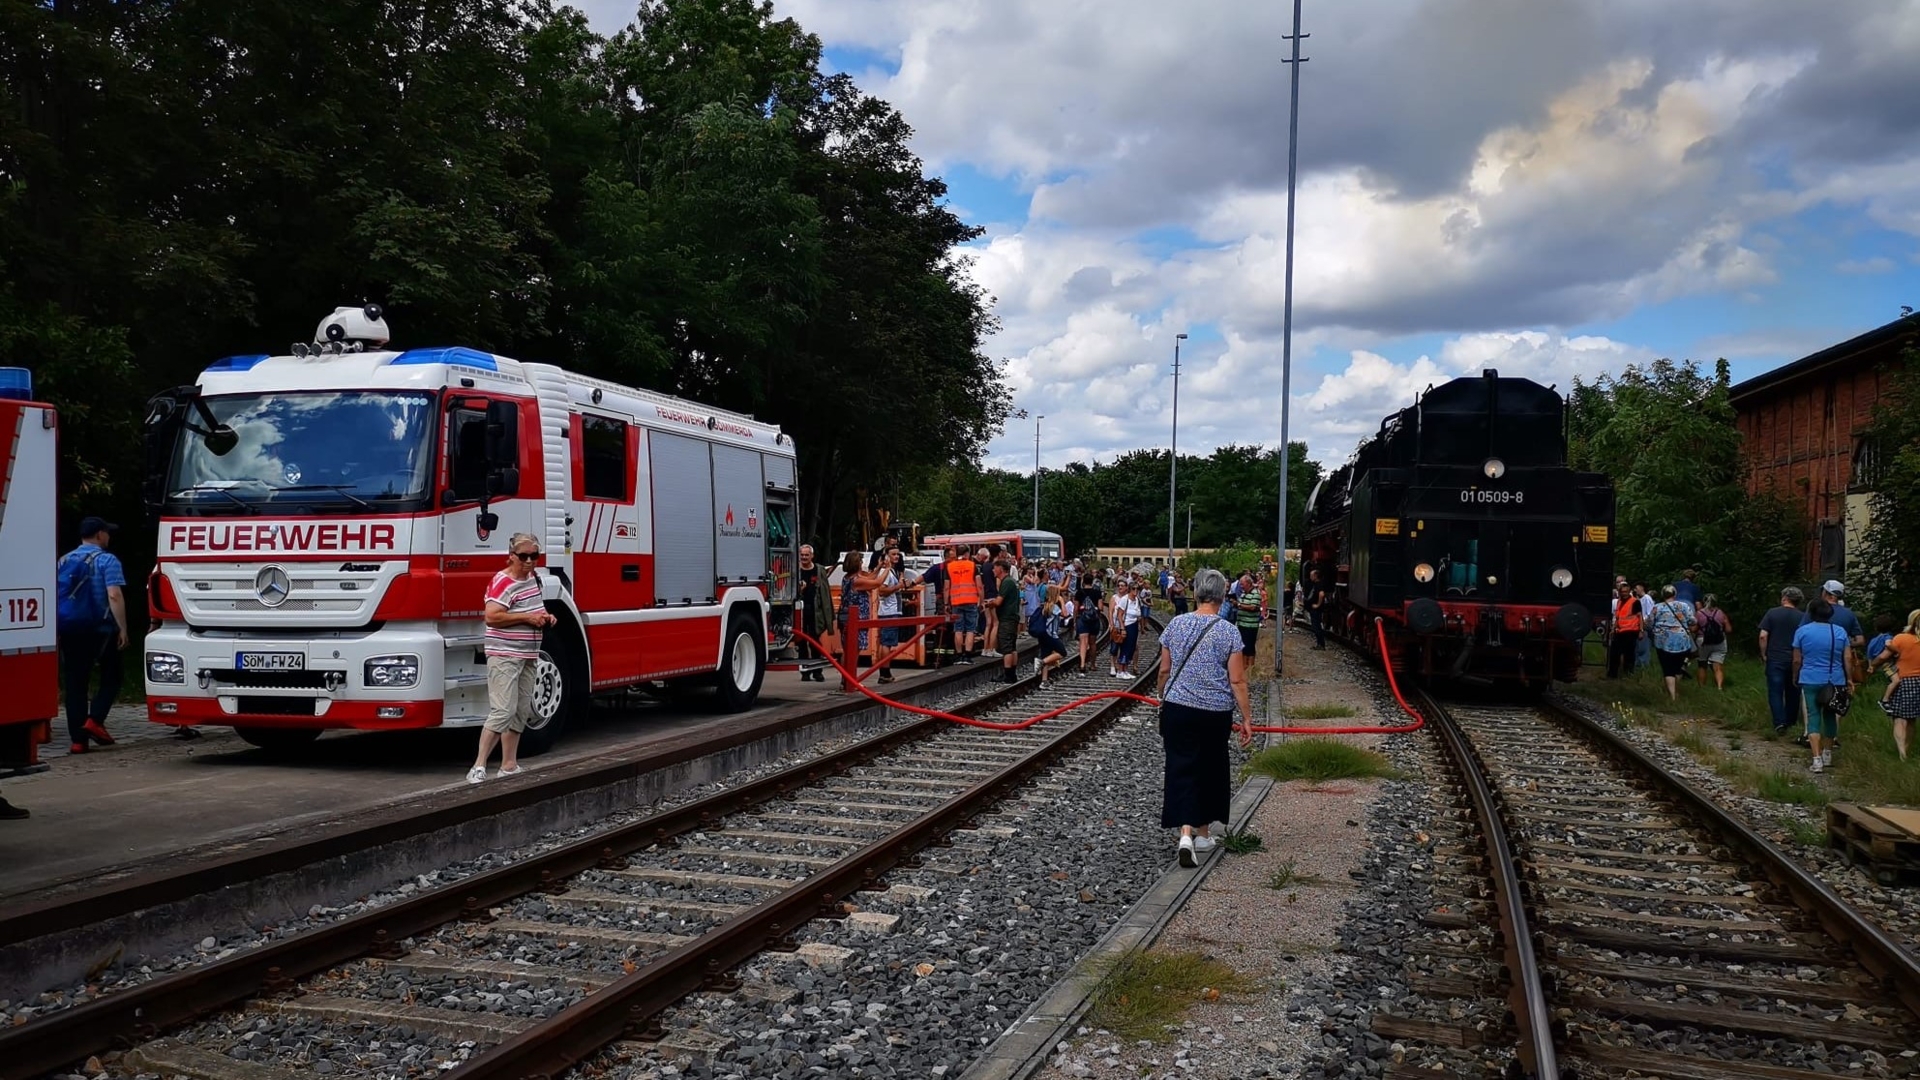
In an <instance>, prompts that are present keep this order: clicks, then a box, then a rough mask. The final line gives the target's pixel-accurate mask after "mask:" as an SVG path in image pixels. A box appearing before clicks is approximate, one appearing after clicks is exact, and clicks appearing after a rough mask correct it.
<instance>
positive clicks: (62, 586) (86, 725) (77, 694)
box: [58, 516, 127, 754]
mask: <svg viewBox="0 0 1920 1080" xmlns="http://www.w3.org/2000/svg"><path fill="white" fill-rule="evenodd" d="M117 529H119V526H118V525H115V524H113V523H111V522H109V521H107V520H106V519H105V518H99V517H91V516H89V517H86V518H82V519H81V521H80V546H79V547H77V548H74V549H73V550H72V551H69V552H67V553H66V554H65V555H64V556H62V557H61V559H60V569H59V584H58V593H59V603H60V610H59V622H58V631H59V635H58V636H59V641H60V669H61V674H62V677H63V678H64V679H65V682H66V690H67V738H68V741H69V742H71V744H72V745H71V746H69V747H68V748H67V752H68V753H70V754H84V753H86V752H87V744H88V742H89V741H91V742H97V743H99V744H100V745H101V746H112V745H113V742H114V739H113V736H112V735H109V734H107V710H108V709H111V708H113V699H114V698H115V697H116V696H117V695H118V694H119V693H120V650H121V649H124V648H126V647H127V597H126V590H127V574H126V571H125V570H124V569H122V568H121V566H120V560H119V559H117V558H115V557H113V556H112V555H111V554H109V553H108V552H107V547H108V546H109V545H110V544H112V543H113V534H114V532H115V531H116V530H117ZM96 664H98V665H99V666H100V690H99V692H98V693H96V694H95V695H94V696H93V699H92V701H91V702H89V701H88V699H87V684H88V683H89V682H90V681H91V680H92V678H93V669H94V665H96Z"/></svg>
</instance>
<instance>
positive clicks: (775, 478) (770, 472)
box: [766, 454, 793, 491]
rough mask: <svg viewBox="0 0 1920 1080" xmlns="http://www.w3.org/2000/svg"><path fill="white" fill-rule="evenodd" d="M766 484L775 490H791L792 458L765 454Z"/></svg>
mask: <svg viewBox="0 0 1920 1080" xmlns="http://www.w3.org/2000/svg"><path fill="white" fill-rule="evenodd" d="M766 463H767V486H768V487H770V488H773V489H775V490H777V491H792V490H793V459H792V458H790V457H776V456H774V455H773V454H768V455H766Z"/></svg>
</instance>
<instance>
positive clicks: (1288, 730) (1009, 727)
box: [793, 618, 1427, 735]
mask: <svg viewBox="0 0 1920 1080" xmlns="http://www.w3.org/2000/svg"><path fill="white" fill-rule="evenodd" d="M1373 623H1374V629H1375V630H1376V631H1378V632H1379V634H1380V654H1381V655H1382V656H1385V655H1386V652H1387V628H1386V624H1385V623H1383V622H1382V621H1381V620H1380V619H1378V618H1375V619H1374V620H1373ZM793 634H794V636H795V637H797V638H799V639H800V640H802V641H804V642H806V643H807V644H809V645H812V646H813V647H814V648H815V649H816V650H818V651H819V653H820V655H821V657H822V658H824V659H825V660H826V661H827V663H829V664H832V665H833V667H834V670H836V671H838V672H839V673H840V674H841V676H842V677H844V678H845V679H846V680H847V682H849V683H851V684H852V685H853V687H854V689H856V690H858V691H860V692H861V693H862V694H865V695H866V696H867V697H869V698H871V699H872V700H874V701H877V702H879V703H880V704H882V705H886V706H888V707H890V708H895V709H899V710H901V711H903V712H909V713H914V714H916V715H919V716H931V717H934V718H935V719H938V720H948V721H951V722H953V723H956V724H965V725H966V726H968V727H977V728H985V729H987V730H988V731H1023V730H1025V729H1027V728H1030V727H1032V726H1033V725H1035V724H1039V723H1043V722H1045V721H1048V720H1051V719H1053V718H1054V717H1056V716H1060V715H1062V714H1064V713H1069V712H1072V711H1073V710H1075V709H1078V708H1080V707H1081V706H1083V705H1090V704H1092V703H1093V702H1096V701H1107V700H1110V699H1113V698H1125V699H1128V700H1130V701H1138V702H1140V703H1141V704H1144V705H1156V706H1157V705H1159V704H1160V702H1159V700H1158V699H1157V698H1150V697H1147V696H1146V695H1144V694H1134V693H1129V692H1128V691H1125V690H1104V691H1101V692H1100V693H1098V694H1090V695H1088V696H1086V697H1083V698H1080V699H1079V700H1077V701H1073V702H1071V703H1069V704H1066V705H1062V706H1060V707H1059V708H1057V709H1053V710H1051V711H1048V712H1044V713H1041V714H1040V715H1038V716H1030V717H1028V718H1027V719H1025V720H1017V721H1014V722H1013V723H1010V724H1001V723H995V722H994V721H991V720H976V719H974V718H972V717H970V716H959V715H956V714H954V713H950V712H942V711H941V710H939V709H928V708H925V707H923V706H919V705H910V704H907V703H906V702H902V701H895V700H893V699H892V698H889V697H887V696H886V695H884V694H881V693H879V692H878V691H876V690H873V689H872V688H870V687H868V686H867V684H866V683H864V682H862V681H860V676H857V675H855V674H854V673H853V672H851V671H848V670H847V669H846V668H845V667H842V666H841V664H840V661H838V660H836V659H834V657H833V654H832V653H830V652H829V651H828V650H827V648H826V647H825V646H824V645H822V644H820V642H819V641H817V640H815V639H814V638H813V636H812V635H810V634H808V633H807V632H806V631H805V630H801V629H799V628H798V627H796V628H795V629H794V631H793ZM1386 668H1387V685H1388V686H1390V687H1391V688H1392V689H1393V699H1394V700H1395V701H1396V702H1398V703H1399V704H1400V709H1401V711H1402V712H1405V713H1406V714H1407V715H1408V716H1411V717H1413V723H1411V724H1403V725H1400V726H1399V727H1378V726H1347V727H1269V726H1264V725H1259V724H1256V725H1254V728H1253V730H1255V731H1258V732H1262V733H1265V734H1270V735H1404V734H1406V733H1407V732H1410V731H1418V730H1420V728H1421V726H1422V725H1424V724H1425V723H1426V722H1427V721H1426V718H1425V717H1423V716H1421V715H1420V714H1419V713H1417V712H1415V711H1414V710H1413V706H1411V705H1408V704H1407V699H1406V698H1405V697H1403V696H1402V695H1401V693H1400V683H1399V680H1397V679H1396V678H1394V674H1393V665H1392V664H1391V663H1388V664H1387V665H1386ZM868 674H869V675H870V674H872V672H868Z"/></svg>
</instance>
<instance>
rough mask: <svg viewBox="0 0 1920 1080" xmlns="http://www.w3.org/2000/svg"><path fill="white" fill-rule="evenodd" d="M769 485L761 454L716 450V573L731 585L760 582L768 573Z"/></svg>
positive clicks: (728, 448)
mask: <svg viewBox="0 0 1920 1080" xmlns="http://www.w3.org/2000/svg"><path fill="white" fill-rule="evenodd" d="M765 498H766V483H765V480H764V479H763V478H762V476H761V473H760V452H759V451H758V450H745V449H742V448H740V447H737V446H724V445H719V444H716V445H715V446H714V448H713V535H714V548H715V551H716V559H715V567H714V569H715V572H716V573H717V574H718V575H719V578H720V580H721V581H724V582H727V583H728V584H730V585H738V584H750V583H758V582H759V581H760V579H761V578H763V577H765V576H766V573H767V541H766V535H767V534H766V521H765V520H764V518H765V515H766V507H765V506H764V505H763V503H764V501H765Z"/></svg>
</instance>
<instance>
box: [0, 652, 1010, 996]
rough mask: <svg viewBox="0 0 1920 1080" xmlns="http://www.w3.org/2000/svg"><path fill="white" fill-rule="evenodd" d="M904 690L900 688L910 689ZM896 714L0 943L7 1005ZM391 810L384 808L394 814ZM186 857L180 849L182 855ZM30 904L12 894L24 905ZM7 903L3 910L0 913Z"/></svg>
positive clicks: (845, 716) (641, 802) (947, 690)
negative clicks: (121, 964)
mask: <svg viewBox="0 0 1920 1080" xmlns="http://www.w3.org/2000/svg"><path fill="white" fill-rule="evenodd" d="M999 670H1000V669H999V668H998V667H996V666H989V665H980V666H979V667H978V668H977V669H971V670H968V671H967V672H966V673H965V675H963V676H961V677H957V678H952V679H949V680H941V681H939V682H938V683H936V684H933V685H926V686H918V687H913V688H912V690H913V691H915V692H912V693H910V694H902V695H901V697H900V700H902V701H908V702H921V701H925V700H929V699H938V698H940V697H944V696H947V695H950V694H953V693H957V692H961V691H966V690H971V689H976V688H978V687H979V686H981V685H983V684H985V683H986V682H988V681H989V680H990V679H991V678H992V677H993V676H995V675H997V674H998V673H999ZM903 689H904V688H903ZM889 711H890V710H889V709H887V707H885V706H883V705H880V704H879V703H877V702H871V701H869V702H866V707H865V708H855V709H851V710H848V711H845V712H842V713H840V714H838V715H834V716H829V717H825V718H822V719H820V720H818V721H815V722H812V723H807V724H800V725H796V726H790V727H787V728H785V729H784V730H778V731H772V732H769V733H768V734H766V735H765V736H763V737H761V738H758V739H753V740H751V741H747V742H742V743H739V744H736V745H734V746H731V747H729V748H727V749H725V750H721V751H717V752H715V753H711V754H707V755H703V756H700V757H696V758H692V759H688V760H684V761H680V762H678V763H675V764H671V765H668V766H666V767H664V768H659V769H655V770H652V771H647V772H639V773H631V774H628V775H627V776H625V777H623V778H621V779H618V780H616V781H614V782H611V783H607V784H603V785H600V786H596V787H589V788H583V789H579V790H575V791H572V792H569V793H567V794H564V795H560V796H558V797H556V798H552V799H547V800H543V801H540V802H535V803H531V804H528V805H524V806H519V807H516V808H513V809H510V810H507V811H505V812H501V813H496V814H490V815H487V816H484V817H479V818H473V819H469V820H465V821H458V822H454V823H451V824H448V825H446V826H444V827H440V828H437V829H431V830H427V831H422V832H418V833H414V834H412V835H408V836H404V837H400V838H397V839H395V840H393V841H391V842H388V843H384V844H381V845H378V846H375V847H369V848H365V849H361V850H355V851H350V852H346V853H344V854H341V855H338V856H334V857H329V858H324V859H320V860H317V861H314V862H309V863H306V864H304V865H301V866H298V867H294V868H291V869H289V870H286V871H284V872H280V873H275V874H271V875H268V876H265V877H260V878H255V879H251V880H244V881H239V882H236V883H234V884H232V885H228V886H226V887H224V888H221V889H218V890H216V891H213V892H207V893H200V894H196V895H192V896H187V897H184V898H182V899H179V900H176V901H171V902H168V903H163V904H156V905H153V906H151V907H147V908H144V909H142V910H139V911H135V912H131V913H128V914H125V915H120V916H116V917H113V918H108V919H102V920H98V921H94V922H91V923H85V924H82V925H78V926H73V927H70V928H65V929H61V930H57V931H53V932H50V933H46V934H42V935H39V936H34V937H28V938H24V939H22V940H20V941H17V942H13V943H10V944H7V945H5V946H0V999H10V1000H14V1001H20V1000H22V999H25V998H30V997H32V996H34V995H36V994H39V993H40V992H42V991H45V990H48V989H51V988H55V987H61V986H68V985H72V984H75V983H79V982H81V981H83V980H85V979H90V978H91V977H93V976H94V975H95V974H97V973H98V972H99V971H101V970H103V969H104V968H106V967H107V966H108V965H109V964H112V963H115V962H117V961H121V960H127V959H131V958H134V957H150V956H169V955H172V954H176V953H184V952H189V951H191V950H192V949H193V948H194V947H195V945H196V944H197V943H198V942H199V941H200V940H201V939H202V938H204V937H207V936H213V937H216V938H219V939H222V940H225V939H227V938H229V937H252V936H255V935H257V934H258V933H260V931H261V930H262V929H263V928H266V927H271V926H274V925H277V924H280V923H283V922H289V921H294V920H299V919H305V918H306V917H307V912H308V909H310V908H311V907H313V906H314V905H316V904H317V905H325V906H336V905H339V904H343V903H348V902H351V901H353V900H355V899H358V898H359V897H362V896H366V895H368V894H369V893H374V892H379V891H382V890H386V889H390V888H395V887H398V886H399V885H402V884H404V883H406V882H407V881H409V880H411V879H412V878H413V877H414V876H416V875H417V874H419V873H421V872H422V871H424V870H428V869H437V868H439V867H443V866H446V865H448V864H451V863H457V862H462V861H465V860H467V859H471V858H474V857H476V856H478V855H482V854H485V853H487V852H490V851H499V850H503V849H507V848H512V847H517V846H522V845H525V844H528V843H532V842H534V841H537V840H539V839H540V838H541V837H542V836H545V835H548V834H550V833H554V832H560V831H565V830H569V829H573V828H576V827H578V826H581V825H584V824H588V823H590V822H594V821H597V820H600V819H603V818H605V817H607V816H609V815H611V814H615V813H619V812H622V811H628V810H632V809H634V808H635V807H638V806H646V805H648V804H651V803H654V802H657V801H659V800H661V799H664V798H667V797H669V796H672V795H674V794H676V793H678V792H682V791H685V790H687V789H689V788H692V787H695V786H698V785H700V784H703V783H708V782H710V781H714V780H720V779H724V778H725V777H727V776H730V775H734V774H736V773H738V772H739V771H741V770H745V769H752V768H757V767H759V766H762V765H766V764H769V763H771V762H774V761H777V760H779V759H780V758H781V757H783V756H785V755H788V754H791V753H795V752H797V751H800V750H803V749H805V748H807V747H808V746H811V745H813V744H814V743H816V742H819V741H821V740H823V739H830V738H834V737H836V736H839V735H844V734H846V733H848V732H851V731H855V730H858V729H859V728H862V727H865V726H867V725H869V724H872V723H875V722H877V721H879V720H880V719H882V718H883V717H884V716H885V715H886V713H888V712H889ZM390 809H391V808H385V810H390ZM185 854H187V853H183V855H185ZM20 899H24V897H15V898H11V900H14V901H17V900H20ZM3 914H4V908H0V915H3Z"/></svg>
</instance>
